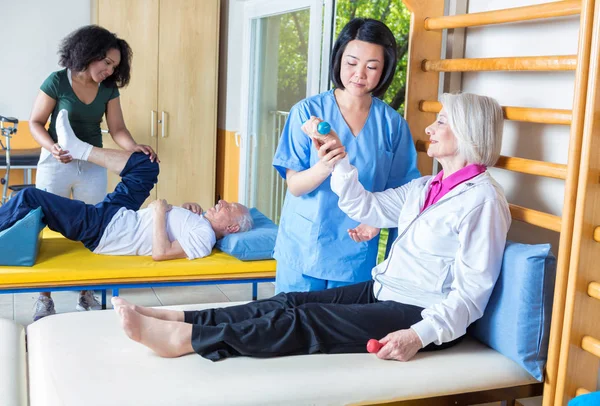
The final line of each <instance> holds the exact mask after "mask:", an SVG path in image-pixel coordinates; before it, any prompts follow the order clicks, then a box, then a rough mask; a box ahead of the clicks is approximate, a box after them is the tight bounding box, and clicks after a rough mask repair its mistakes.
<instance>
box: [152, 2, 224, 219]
mask: <svg viewBox="0 0 600 406" xmlns="http://www.w3.org/2000/svg"><path fill="white" fill-rule="evenodd" d="M218 51H219V1H218V0H169V1H161V2H160V28H159V52H158V60H159V69H158V75H159V79H158V84H159V86H158V114H159V118H161V117H162V113H163V112H164V116H165V122H163V123H162V124H161V125H159V127H158V133H159V137H158V153H159V154H160V158H161V161H162V163H161V172H160V176H159V182H158V197H159V198H162V199H167V201H168V202H169V203H172V204H176V205H180V204H181V203H183V202H186V201H194V202H198V203H200V204H201V205H202V207H203V208H208V207H210V206H211V205H213V204H214V200H215V166H216V136H217V126H216V124H217V82H218ZM163 126H164V137H163V133H162V131H163Z"/></svg>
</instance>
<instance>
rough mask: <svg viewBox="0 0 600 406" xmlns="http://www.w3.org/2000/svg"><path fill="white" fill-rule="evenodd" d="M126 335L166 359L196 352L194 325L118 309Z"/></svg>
mask: <svg viewBox="0 0 600 406" xmlns="http://www.w3.org/2000/svg"><path fill="white" fill-rule="evenodd" d="M117 313H118V314H119V316H120V318H121V325H122V326H123V330H124V331H125V334H127V336H128V337H129V338H131V339H132V340H133V341H137V342H138V343H140V344H143V345H145V346H146V347H148V348H150V349H151V350H152V351H154V352H155V353H156V354H158V355H159V356H161V357H165V358H175V357H180V356H182V355H185V354H190V353H192V352H194V349H193V348H192V325H191V324H186V323H181V322H176V321H166V320H160V319H156V318H153V317H148V316H144V315H143V314H141V313H138V312H137V311H135V310H133V309H131V308H130V307H127V306H121V307H119V308H118V310H117Z"/></svg>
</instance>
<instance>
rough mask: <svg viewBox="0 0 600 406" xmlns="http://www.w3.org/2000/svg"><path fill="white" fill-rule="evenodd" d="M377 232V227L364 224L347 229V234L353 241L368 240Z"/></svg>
mask: <svg viewBox="0 0 600 406" xmlns="http://www.w3.org/2000/svg"><path fill="white" fill-rule="evenodd" d="M377 234H379V229H378V228H377V227H371V226H368V225H366V224H359V225H358V227H356V228H352V229H350V230H348V235H349V236H350V238H352V240H353V241H354V242H363V241H370V240H372V239H373V238H375V236H376V235H377Z"/></svg>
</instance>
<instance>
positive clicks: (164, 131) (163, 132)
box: [159, 111, 168, 138]
mask: <svg viewBox="0 0 600 406" xmlns="http://www.w3.org/2000/svg"><path fill="white" fill-rule="evenodd" d="M167 116H168V114H167V113H165V112H164V111H162V112H161V119H160V121H159V122H160V123H161V125H162V128H161V134H160V136H161V137H162V138H167Z"/></svg>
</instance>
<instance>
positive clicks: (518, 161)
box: [417, 140, 567, 180]
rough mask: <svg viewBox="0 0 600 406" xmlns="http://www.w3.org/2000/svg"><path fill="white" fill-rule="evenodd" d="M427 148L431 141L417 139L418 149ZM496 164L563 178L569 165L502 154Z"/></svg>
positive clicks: (509, 168)
mask: <svg viewBox="0 0 600 406" xmlns="http://www.w3.org/2000/svg"><path fill="white" fill-rule="evenodd" d="M427 148H429V141H422V140H418V141H417V151H419V152H427ZM494 166H495V167H496V168H500V169H506V170H509V171H514V172H520V173H526V174H529V175H536V176H545V177H547V178H554V179H563V180H564V179H566V178H567V165H562V164H555V163H551V162H544V161H536V160H533V159H525V158H516V157H507V156H500V158H499V159H498V162H496V165H494Z"/></svg>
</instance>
